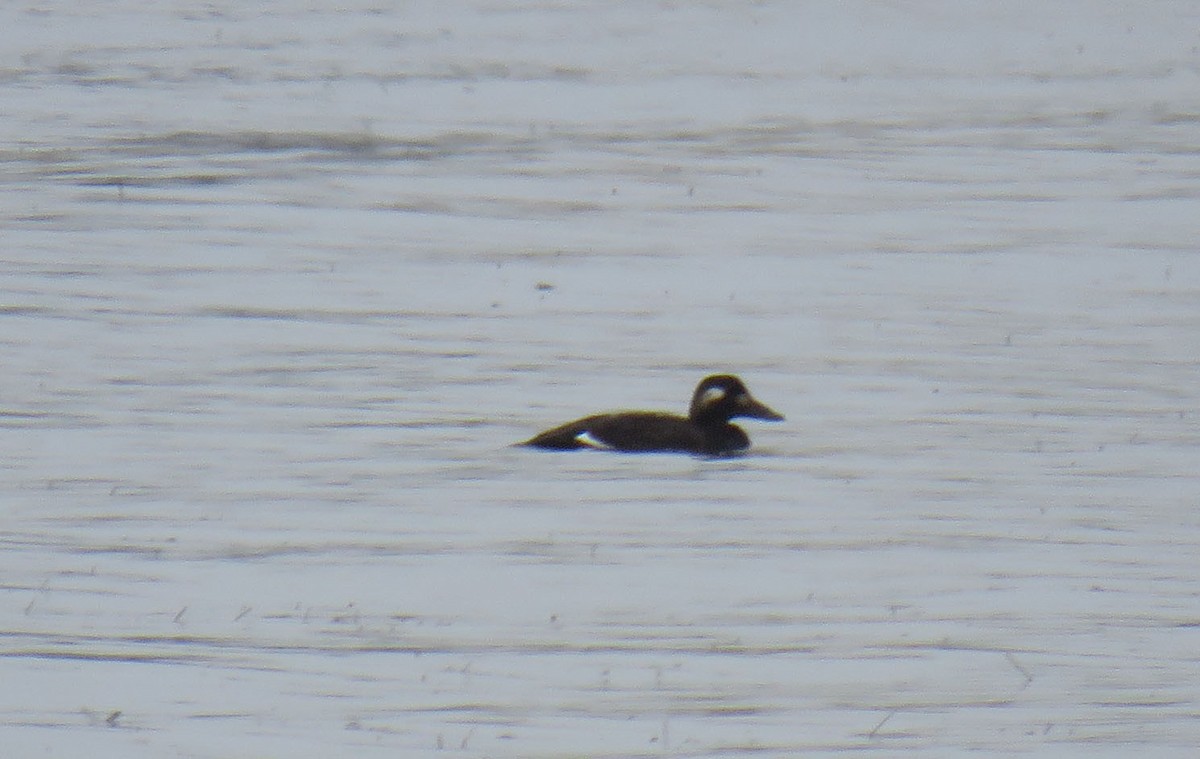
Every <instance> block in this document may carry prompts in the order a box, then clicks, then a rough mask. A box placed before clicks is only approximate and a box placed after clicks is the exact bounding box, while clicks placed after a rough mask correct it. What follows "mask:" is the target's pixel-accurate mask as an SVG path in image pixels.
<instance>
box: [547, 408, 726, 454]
mask: <svg viewBox="0 0 1200 759" xmlns="http://www.w3.org/2000/svg"><path fill="white" fill-rule="evenodd" d="M524 445H530V446H534V447H535V448H547V449H551V450H559V451H570V450H578V449H581V448H595V449H601V450H616V451H630V452H651V451H691V452H699V451H702V450H704V446H705V440H704V435H703V434H702V433H701V432H700V431H699V430H697V429H696V427H695V426H694V425H693V424H691V423H690V422H689V421H688V420H687V419H684V418H683V417H681V416H676V415H674V414H661V413H656V412H652V411H625V412H619V413H614V414H597V415H595V416H589V417H585V418H583V419H578V420H576V421H574V422H568V423H567V424H564V425H562V426H561V427H555V428H554V429H552V430H547V431H546V432H543V433H541V434H540V435H536V436H535V437H533V438H531V439H530V440H527V441H526V442H525V443H524Z"/></svg>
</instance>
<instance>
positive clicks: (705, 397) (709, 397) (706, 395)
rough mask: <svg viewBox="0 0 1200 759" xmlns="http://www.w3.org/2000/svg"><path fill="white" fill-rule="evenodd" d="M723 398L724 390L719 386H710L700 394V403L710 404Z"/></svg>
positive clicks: (702, 404)
mask: <svg viewBox="0 0 1200 759" xmlns="http://www.w3.org/2000/svg"><path fill="white" fill-rule="evenodd" d="M723 400H725V390H724V388H720V387H710V388H708V389H707V390H705V391H704V392H703V393H701V394H700V405H701V406H711V405H713V404H714V403H719V402H720V401H723Z"/></svg>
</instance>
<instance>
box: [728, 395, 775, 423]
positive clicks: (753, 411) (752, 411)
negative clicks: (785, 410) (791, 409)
mask: <svg viewBox="0 0 1200 759" xmlns="http://www.w3.org/2000/svg"><path fill="white" fill-rule="evenodd" d="M738 416H744V417H747V418H749V419H762V420H765V421H768V422H782V421H783V414H780V413H778V412H777V411H774V410H772V409H771V408H770V407H769V406H766V405H764V404H762V403H759V402H758V401H756V400H754V399H753V398H751V397H750V396H748V395H743V396H742V397H741V399H740V400H739V401H738Z"/></svg>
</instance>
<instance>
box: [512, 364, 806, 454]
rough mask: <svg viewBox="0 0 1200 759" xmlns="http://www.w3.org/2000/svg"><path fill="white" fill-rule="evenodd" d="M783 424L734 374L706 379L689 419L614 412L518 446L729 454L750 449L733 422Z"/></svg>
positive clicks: (698, 389) (653, 413)
mask: <svg viewBox="0 0 1200 759" xmlns="http://www.w3.org/2000/svg"><path fill="white" fill-rule="evenodd" d="M736 417H744V418H747V419H761V420H764V421H768V422H778V421H783V419H784V417H783V415H782V414H780V413H778V412H776V411H774V410H772V409H771V408H769V407H768V406H766V405H764V404H763V403H761V402H760V401H758V400H756V399H755V398H754V396H752V395H750V391H749V390H747V389H746V385H745V383H743V382H742V380H741V379H739V378H738V377H736V376H734V375H732V374H714V375H712V376H709V377H705V378H704V379H702V380H701V381H700V384H699V385H697V386H696V391H695V392H694V393H692V403H691V406H690V407H689V408H688V415H687V416H680V415H678V414H672V413H669V412H665V411H614V412H610V413H605V414H594V415H592V416H585V417H583V418H582V419H576V420H575V421H573V422H567V423H566V424H563V425H560V426H558V427H555V428H553V429H550V430H546V431H545V432H542V433H539V434H537V435H534V436H533V437H532V438H530V439H529V440H526V441H524V442H522V443H518V444H517V445H521V446H527V447H530V448H541V449H545V450H552V451H576V450H586V449H593V450H609V451H623V452H627V453H654V452H671V453H692V454H696V455H701V456H728V455H731V454H736V453H740V452H742V451H745V450H746V449H747V448H749V447H750V438H749V436H747V435H746V433H745V432H744V431H743V430H742V428H741V427H738V426H737V425H735V424H730V423H729V420H730V419H734V418H736Z"/></svg>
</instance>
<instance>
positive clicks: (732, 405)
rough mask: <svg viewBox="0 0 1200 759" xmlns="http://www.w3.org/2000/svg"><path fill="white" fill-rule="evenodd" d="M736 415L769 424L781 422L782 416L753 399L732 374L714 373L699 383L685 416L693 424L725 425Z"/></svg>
mask: <svg viewBox="0 0 1200 759" xmlns="http://www.w3.org/2000/svg"><path fill="white" fill-rule="evenodd" d="M736 416H744V417H747V418H750V419H763V420H766V421H769V422H778V421H781V420H782V419H783V414H779V413H776V412H775V411H772V410H771V409H770V408H769V407H767V406H765V405H764V404H762V403H760V402H758V401H757V400H755V399H754V396H752V395H750V391H749V390H747V389H746V386H745V385H744V384H742V381H741V380H740V379H738V378H737V377H735V376H733V375H732V374H714V375H713V376H711V377H705V378H704V379H703V380H701V381H700V384H699V385H697V386H696V392H695V393H694V394H693V395H692V406H691V408H690V409H689V410H688V417H689V418H690V419H691V420H692V421H693V422H704V421H721V422H727V421H729V420H730V419H732V418H734V417H736Z"/></svg>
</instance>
